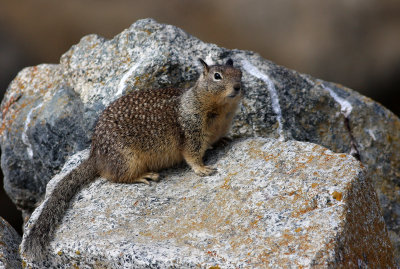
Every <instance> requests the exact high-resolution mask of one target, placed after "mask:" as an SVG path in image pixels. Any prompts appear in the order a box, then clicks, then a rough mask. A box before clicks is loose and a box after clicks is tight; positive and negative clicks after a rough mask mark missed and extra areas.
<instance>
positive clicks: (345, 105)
mask: <svg viewBox="0 0 400 269" xmlns="http://www.w3.org/2000/svg"><path fill="white" fill-rule="evenodd" d="M321 85H322V87H323V88H324V89H325V90H327V91H328V92H329V94H330V95H331V96H332V98H333V99H335V101H336V102H337V103H339V104H340V112H341V113H342V114H343V116H345V117H346V118H347V117H348V116H349V115H350V113H351V111H352V110H353V106H352V105H351V104H350V102H349V101H347V100H346V99H343V98H342V97H340V96H338V95H337V94H336V93H335V92H334V91H333V90H332V89H331V88H329V87H328V86H326V85H324V84H323V83H321Z"/></svg>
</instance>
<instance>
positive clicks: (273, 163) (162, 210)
mask: <svg viewBox="0 0 400 269" xmlns="http://www.w3.org/2000/svg"><path fill="white" fill-rule="evenodd" d="M87 156H88V150H86V151H82V152H79V153H78V154H76V155H74V156H73V158H71V159H70V160H69V162H67V164H66V166H65V167H64V169H63V170H62V173H61V174H59V175H57V176H56V177H54V179H53V180H52V181H50V183H49V184H48V192H47V193H46V196H51V190H52V189H53V188H54V186H56V185H57V184H58V182H60V180H62V178H63V174H65V173H67V172H68V171H70V170H71V169H73V168H74V167H76V165H77V164H79V163H80V162H81V161H82V160H83V159H84V158H85V157H87ZM208 156H211V157H210V158H208V160H207V163H208V164H212V165H213V166H215V167H216V168H217V169H218V172H217V173H216V174H215V175H213V176H209V177H199V176H196V175H195V174H194V173H193V172H192V171H191V170H189V168H187V167H186V166H183V167H176V168H171V169H169V170H167V171H164V172H163V173H162V177H163V179H162V180H161V181H160V182H158V183H152V185H151V186H147V185H144V184H115V183H110V182H108V181H106V180H104V179H98V180H97V181H95V182H94V183H92V184H91V185H90V186H88V187H87V188H84V189H83V190H82V191H80V192H79V193H78V194H77V195H76V196H75V198H74V199H73V201H72V203H71V205H70V208H69V210H68V211H67V213H66V215H65V217H64V219H63V221H62V224H61V225H60V226H59V227H58V229H57V230H56V232H55V237H54V239H53V240H52V242H51V243H50V244H49V246H48V247H47V249H46V254H47V255H46V257H47V259H46V260H45V261H42V262H38V263H35V262H33V263H32V262H31V261H30V259H29V257H26V256H24V253H23V254H22V255H23V257H24V259H25V261H26V264H27V265H31V266H33V267H34V268H35V267H38V268H43V267H46V268H48V267H51V268H53V267H54V268H74V267H76V266H78V267H80V268H81V267H83V268H93V267H101V268H210V267H211V266H214V268H261V267H271V268H292V267H303V268H304V267H307V268H309V267H313V266H316V267H318V268H327V267H335V268H337V267H343V268H354V267H362V268H364V267H365V266H368V267H369V268H391V267H392V268H393V267H394V264H393V251H392V247H391V244H390V241H389V238H388V234H387V230H386V227H385V223H384V220H383V218H382V215H381V214H380V208H379V202H378V199H377V196H376V193H375V191H374V189H373V187H372V184H371V182H370V180H369V179H368V177H367V174H366V173H365V172H366V170H365V168H364V167H363V165H362V164H361V163H359V162H358V161H357V160H356V159H355V158H353V157H352V156H350V155H347V154H335V153H333V152H332V151H330V150H328V149H326V148H324V147H321V146H319V145H316V144H312V143H304V142H297V141H289V142H281V141H279V140H276V139H265V138H256V139H254V138H250V139H246V140H239V141H235V142H234V143H232V144H230V145H229V146H227V147H225V148H218V149H217V150H214V151H213V152H211V153H210V154H209V155H208ZM44 203H47V200H45V201H44ZM41 209H42V207H39V208H38V209H37V210H35V212H34V213H33V214H32V216H31V219H30V220H29V222H28V225H27V229H29V227H30V224H32V223H33V222H35V221H36V218H37V216H38V215H39V214H40V212H41ZM217 266H218V267H217Z"/></svg>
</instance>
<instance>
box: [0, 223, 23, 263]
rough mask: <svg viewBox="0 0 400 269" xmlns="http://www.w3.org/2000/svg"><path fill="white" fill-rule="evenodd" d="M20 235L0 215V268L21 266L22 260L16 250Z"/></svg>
mask: <svg viewBox="0 0 400 269" xmlns="http://www.w3.org/2000/svg"><path fill="white" fill-rule="evenodd" d="M20 243H21V236H19V234H18V233H17V232H16V231H15V230H14V228H13V227H12V226H11V225H10V224H8V222H7V221H5V220H4V219H3V218H2V217H0V268H6V269H19V268H22V260H21V257H20V255H19V252H18V247H19V244H20Z"/></svg>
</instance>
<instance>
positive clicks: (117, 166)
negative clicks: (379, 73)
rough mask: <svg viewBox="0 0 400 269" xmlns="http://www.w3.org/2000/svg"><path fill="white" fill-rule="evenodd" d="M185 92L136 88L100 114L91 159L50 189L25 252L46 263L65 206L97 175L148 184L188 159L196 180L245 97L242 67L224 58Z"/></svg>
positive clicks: (208, 171)
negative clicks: (224, 62) (208, 150)
mask: <svg viewBox="0 0 400 269" xmlns="http://www.w3.org/2000/svg"><path fill="white" fill-rule="evenodd" d="M199 60H200V62H201V63H202V65H203V72H202V73H201V75H200V77H199V79H198V80H197V81H196V83H195V85H194V86H193V87H191V88H189V89H179V88H165V89H157V90H138V91H134V92H132V93H129V94H127V95H125V96H122V97H120V98H119V99H117V100H116V101H114V102H113V103H111V104H110V105H109V106H108V107H107V108H106V109H105V110H104V111H103V112H102V114H101V116H100V118H99V120H98V122H97V125H96V127H95V131H94V133H93V137H92V144H91V151H90V156H89V158H88V159H87V160H85V161H83V162H82V163H81V164H80V165H79V166H78V167H77V168H75V169H74V170H72V171H71V172H70V173H69V174H67V175H66V176H65V177H64V178H63V179H62V180H60V182H58V183H57V185H56V186H55V187H54V189H53V191H52V193H51V194H50V195H49V196H48V198H47V201H46V203H43V205H42V206H41V207H42V208H41V212H40V213H39V215H38V217H37V219H36V220H35V221H34V222H32V223H29V222H28V225H29V227H27V228H26V232H25V234H24V236H23V243H22V247H21V250H22V254H23V255H24V257H25V258H27V259H29V260H33V261H34V260H37V261H38V260H41V259H43V257H44V256H43V255H44V249H45V248H46V246H47V244H48V243H49V241H50V239H51V237H52V235H53V233H54V230H55V228H56V225H57V223H58V222H59V221H60V220H61V219H62V216H63V215H64V212H65V210H66V209H67V208H68V205H69V201H70V200H71V199H72V197H73V196H74V195H75V194H76V193H77V192H78V191H79V189H80V188H81V187H82V186H84V185H85V184H87V183H89V182H91V181H93V180H95V179H96V178H97V177H99V176H101V177H104V178H106V179H108V180H110V181H113V182H121V183H135V182H142V183H146V184H149V182H148V180H153V181H157V180H158V179H159V175H158V173H157V171H158V170H160V169H163V168H167V167H171V166H173V165H175V164H177V163H180V162H182V161H183V160H185V161H186V162H187V164H188V165H189V166H190V167H191V168H192V169H193V170H194V172H195V173H196V174H198V175H200V176H206V175H210V174H212V173H213V172H214V171H216V170H215V169H213V168H211V167H208V166H205V165H204V163H203V156H204V153H205V151H206V150H207V149H208V148H210V147H211V145H213V144H214V143H215V142H217V141H218V140H220V139H221V138H223V137H224V136H225V135H226V134H227V132H228V131H229V129H230V125H231V122H232V119H233V116H234V114H235V112H236V110H237V107H238V104H239V102H240V100H241V99H242V96H243V91H242V86H241V77H242V72H241V71H240V69H238V68H235V67H233V61H232V60H231V59H229V60H228V61H227V62H226V64H225V65H212V66H208V65H207V64H206V63H205V62H204V61H203V60H202V59H199Z"/></svg>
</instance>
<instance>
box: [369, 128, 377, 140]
mask: <svg viewBox="0 0 400 269" xmlns="http://www.w3.org/2000/svg"><path fill="white" fill-rule="evenodd" d="M368 134H369V135H370V136H371V137H372V139H373V140H374V141H376V136H375V134H374V131H372V130H371V129H368Z"/></svg>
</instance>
